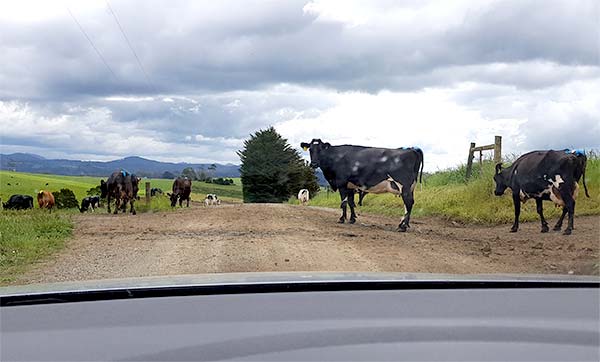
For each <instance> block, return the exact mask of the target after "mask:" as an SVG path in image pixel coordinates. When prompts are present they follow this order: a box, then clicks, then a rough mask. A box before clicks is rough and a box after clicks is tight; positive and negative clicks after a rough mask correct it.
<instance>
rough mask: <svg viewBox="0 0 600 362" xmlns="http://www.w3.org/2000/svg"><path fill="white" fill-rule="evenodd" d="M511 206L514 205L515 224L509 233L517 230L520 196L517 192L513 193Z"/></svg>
mask: <svg viewBox="0 0 600 362" xmlns="http://www.w3.org/2000/svg"><path fill="white" fill-rule="evenodd" d="M513 204H515V222H514V223H513V226H512V227H511V228H510V232H511V233H515V232H517V230H519V216H520V215H521V196H520V195H519V190H517V191H513Z"/></svg>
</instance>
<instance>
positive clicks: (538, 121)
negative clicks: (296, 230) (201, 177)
mask: <svg viewBox="0 0 600 362" xmlns="http://www.w3.org/2000/svg"><path fill="white" fill-rule="evenodd" d="M0 54H1V56H0V137H1V147H2V150H1V151H2V153H10V152H31V153H37V154H40V155H42V156H45V157H49V158H50V157H51V158H55V157H59V158H72V159H84V160H109V159H115V158H121V157H125V156H129V155H139V156H143V157H147V158H152V159H158V160H164V161H190V162H205V161H217V162H234V163H238V162H239V159H238V158H237V156H236V150H238V149H239V148H240V146H241V145H242V143H243V140H244V139H245V138H247V137H248V135H249V134H251V133H253V132H255V131H256V130H258V129H261V128H265V127H268V126H270V125H273V126H274V127H275V128H276V129H277V130H278V131H279V132H280V133H282V134H283V136H284V137H286V138H288V139H289V141H290V142H291V143H292V144H293V145H294V146H298V149H299V143H300V142H301V141H310V140H311V139H312V138H321V139H323V140H326V141H329V142H331V143H332V144H340V143H351V144H361V145H372V146H381V147H401V146H412V145H416V146H420V147H421V148H422V149H423V150H424V151H425V168H426V170H429V171H433V170H436V169H443V168H446V167H450V166H454V165H458V164H460V163H464V162H465V161H466V154H467V150H468V145H469V142H476V143H478V144H488V143H492V142H493V136H494V135H502V136H503V142H504V144H503V148H504V151H505V152H508V153H514V154H517V153H522V152H525V151H528V150H532V149H547V148H587V149H589V148H596V149H598V148H600V65H599V64H600V2H598V1H593V0H591V1H541V0H540V1H521V0H519V1H452V2H449V1H432V2H429V1H420V0H419V1H416V0H415V1H412V0H406V1H391V0H383V1H319V0H313V1H309V0H303V1H289V0H286V1H248V0H244V1H242V0H240V1H193V2H192V1H190V2H187V1H118V0H110V2H106V1H97V2H96V1H62V2H61V1H52V2H48V1H40V2H31V1H23V0H20V1H10V2H9V1H2V2H0Z"/></svg>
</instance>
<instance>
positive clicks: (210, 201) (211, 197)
mask: <svg viewBox="0 0 600 362" xmlns="http://www.w3.org/2000/svg"><path fill="white" fill-rule="evenodd" d="M210 205H221V199H219V197H218V196H217V195H215V194H207V195H206V198H205V199H204V206H210Z"/></svg>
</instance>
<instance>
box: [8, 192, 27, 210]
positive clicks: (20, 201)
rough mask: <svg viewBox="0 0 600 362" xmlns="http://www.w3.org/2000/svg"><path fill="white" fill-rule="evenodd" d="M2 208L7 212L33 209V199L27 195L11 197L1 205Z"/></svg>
mask: <svg viewBox="0 0 600 362" xmlns="http://www.w3.org/2000/svg"><path fill="white" fill-rule="evenodd" d="M2 207H4V208H5V209H9V210H10V209H12V210H25V209H33V197H31V196H29V195H12V196H11V197H10V198H9V199H8V202H5V203H3V204H2Z"/></svg>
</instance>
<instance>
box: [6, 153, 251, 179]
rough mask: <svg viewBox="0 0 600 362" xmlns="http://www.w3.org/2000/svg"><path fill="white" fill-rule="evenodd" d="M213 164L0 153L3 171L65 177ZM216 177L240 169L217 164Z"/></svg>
mask: <svg viewBox="0 0 600 362" xmlns="http://www.w3.org/2000/svg"><path fill="white" fill-rule="evenodd" d="M210 165H211V164H210V163H186V162H180V163H172V162H160V161H154V160H148V159H146V158H142V157H137V156H132V157H125V158H123V159H119V160H114V161H107V162H100V161H77V160H61V159H46V158H44V157H42V156H39V155H34V154H29V153H12V154H8V155H5V154H0V169H2V170H10V171H20V172H33V173H46V174H53V175H66V176H108V175H109V174H110V173H111V172H113V171H114V170H117V169H124V170H127V171H129V172H133V173H136V174H137V175H138V176H146V177H161V176H162V175H163V174H164V173H165V172H170V173H172V174H174V175H179V174H180V173H181V171H182V170H183V169H184V168H186V167H192V168H193V169H194V170H195V171H198V169H200V168H203V169H204V170H205V171H206V172H208V167H209V166H210ZM215 165H216V166H217V168H216V170H215V172H214V173H215V174H214V177H239V176H240V171H239V166H238V165H234V164H218V163H217V164H215Z"/></svg>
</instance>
